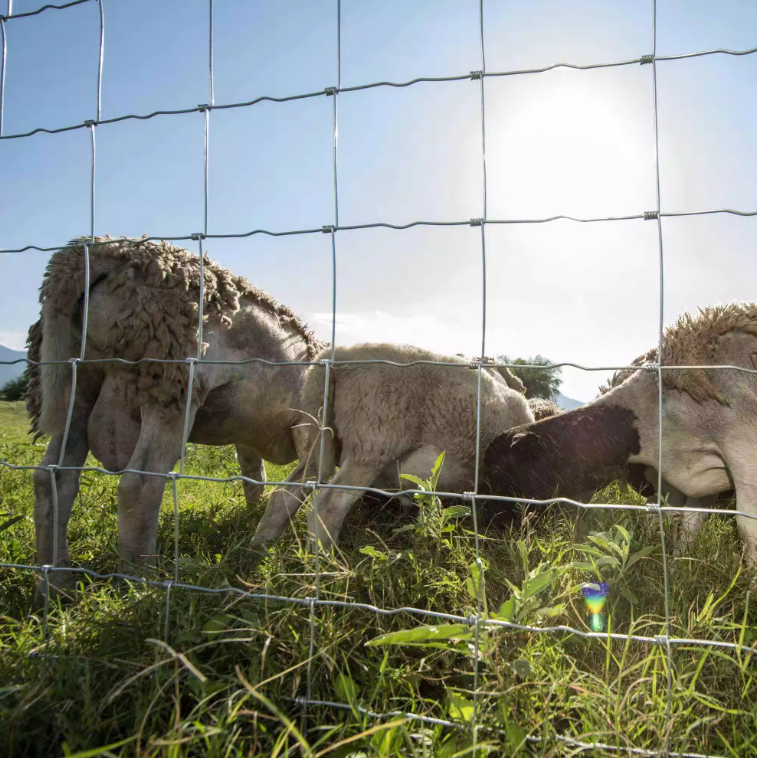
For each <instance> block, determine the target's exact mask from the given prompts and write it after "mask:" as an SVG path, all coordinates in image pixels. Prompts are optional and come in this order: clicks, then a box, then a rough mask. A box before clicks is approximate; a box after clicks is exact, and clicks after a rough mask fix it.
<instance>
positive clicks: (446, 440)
mask: <svg viewBox="0 0 757 758" xmlns="http://www.w3.org/2000/svg"><path fill="white" fill-rule="evenodd" d="M328 357H330V351H324V352H323V353H321V358H322V359H323V358H328ZM335 359H336V361H360V360H376V359H380V360H385V361H393V362H395V363H410V362H412V361H445V362H450V363H457V364H459V365H460V367H459V368H458V367H449V366H437V365H429V364H417V365H413V366H407V367H399V366H394V365H388V364H382V363H372V364H337V365H333V366H332V367H331V369H330V371H331V381H330V387H329V394H330V398H331V400H330V402H329V413H328V418H327V419H326V424H325V426H326V427H328V428H329V429H330V430H333V434H332V431H326V432H324V434H325V437H324V439H323V459H322V460H321V458H320V447H321V444H320V437H319V424H318V423H317V419H318V416H319V412H320V409H321V408H322V405H323V388H324V380H325V377H324V372H325V369H324V368H323V367H322V366H314V367H311V368H310V369H309V370H308V374H307V376H306V378H305V387H304V391H303V396H302V400H301V403H300V407H299V410H301V411H302V421H301V422H300V424H301V425H300V426H298V427H297V431H298V434H297V435H296V439H297V440H298V452H299V457H300V463H299V465H298V466H297V467H296V468H295V470H294V471H293V472H292V474H291V475H290V477H289V478H288V480H287V481H289V482H292V483H293V484H292V485H291V486H284V487H282V488H280V489H278V490H277V491H276V492H275V493H274V494H273V495H272V497H271V500H270V502H269V504H268V507H267V509H266V511H265V514H264V515H263V518H262V519H261V521H260V524H259V525H258V528H257V531H256V533H255V536H254V540H253V541H254V542H255V543H263V542H266V541H268V540H270V539H272V538H275V537H278V536H279V535H280V534H281V533H282V532H283V531H284V529H285V528H286V525H287V524H288V523H289V521H290V520H291V518H292V517H293V516H294V514H295V513H296V512H297V510H298V508H299V507H300V505H301V504H302V502H303V500H304V498H305V495H306V491H307V487H303V484H304V483H306V482H307V481H309V480H312V479H315V478H316V476H317V474H318V468H319V464H320V465H321V475H322V477H323V481H328V479H329V478H330V477H332V475H333V474H334V470H335V467H336V466H337V464H338V465H339V471H338V473H337V474H336V476H334V477H333V479H332V480H331V484H334V485H353V486H355V487H358V488H366V487H371V486H376V487H380V488H385V485H386V484H387V483H389V482H392V483H395V482H397V481H398V473H397V471H398V469H399V471H401V472H402V473H408V474H412V475H414V476H419V477H424V478H427V477H428V476H429V474H430V472H431V468H432V466H433V464H434V462H435V460H436V459H437V457H438V456H439V454H440V453H442V452H444V453H445V458H444V465H443V467H442V472H441V477H440V479H439V483H438V487H439V490H440V491H447V492H464V491H466V490H472V489H473V485H474V471H475V455H476V402H477V394H478V372H477V371H476V370H471V368H469V366H470V364H469V363H468V362H467V361H465V360H462V359H460V358H457V357H455V358H450V357H447V356H442V355H436V354H434V353H431V352H428V351H427V350H422V349H420V348H416V347H411V346H407V345H401V346H398V345H388V344H373V345H371V344H366V345H356V346H355V347H351V348H339V349H338V350H337V351H336V356H335ZM508 373H509V372H508ZM533 418H534V417H533V413H532V412H531V410H530V409H529V406H528V403H527V402H526V399H525V398H524V397H523V395H522V394H521V393H520V392H518V391H517V390H514V389H512V388H511V387H509V386H508V384H507V381H506V378H505V375H504V374H503V372H501V371H495V370H493V369H489V368H487V369H485V370H484V371H483V372H482V374H481V440H480V442H481V450H482V452H483V451H484V450H485V449H486V447H487V446H488V445H489V443H490V442H491V441H492V440H493V439H494V438H495V437H496V436H497V435H498V434H501V433H502V432H503V431H505V430H506V429H509V428H510V427H512V426H515V425H517V424H525V423H529V422H531V421H533ZM334 435H335V436H334ZM294 483H297V484H296V485H295V484H294ZM410 486H412V485H410ZM360 494H361V490H360V489H354V490H352V489H344V490H341V489H328V488H327V489H324V490H321V491H320V493H319V494H318V517H319V523H318V524H315V520H314V518H313V514H312V512H311V514H310V520H309V525H310V533H311V536H315V537H316V538H317V540H318V541H319V542H320V543H321V544H328V543H329V542H335V541H336V540H337V537H338V535H339V530H340V529H341V526H342V522H343V521H344V518H345V516H346V514H347V512H348V510H349V509H350V507H351V506H352V504H353V503H354V502H355V501H356V500H357V499H358V498H359V497H360Z"/></svg>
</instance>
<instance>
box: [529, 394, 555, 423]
mask: <svg viewBox="0 0 757 758" xmlns="http://www.w3.org/2000/svg"><path fill="white" fill-rule="evenodd" d="M528 405H529V407H530V408H531V411H532V412H533V414H534V420H536V421H540V420H541V419H543V418H549V417H550V416H559V415H560V414H561V413H562V412H563V411H562V408H561V407H560V406H559V405H558V404H557V403H556V402H555V401H554V400H547V399H545V398H543V397H532V398H530V399H529V401H528Z"/></svg>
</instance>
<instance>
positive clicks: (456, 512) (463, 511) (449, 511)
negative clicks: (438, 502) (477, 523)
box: [442, 505, 470, 521]
mask: <svg viewBox="0 0 757 758" xmlns="http://www.w3.org/2000/svg"><path fill="white" fill-rule="evenodd" d="M469 513H470V508H467V507H466V506H464V505H452V506H450V507H449V508H445V509H444V510H443V511H442V516H443V517H444V520H445V521H448V520H449V519H451V518H461V517H463V516H467V515H468V514H469Z"/></svg>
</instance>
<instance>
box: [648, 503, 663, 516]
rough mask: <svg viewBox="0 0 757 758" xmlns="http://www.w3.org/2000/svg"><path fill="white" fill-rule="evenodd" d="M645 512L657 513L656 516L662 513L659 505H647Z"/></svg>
mask: <svg viewBox="0 0 757 758" xmlns="http://www.w3.org/2000/svg"><path fill="white" fill-rule="evenodd" d="M647 512H648V513H658V514H659V513H662V511H661V510H660V505H659V503H649V504H648V505H647Z"/></svg>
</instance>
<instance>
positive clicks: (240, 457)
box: [236, 445, 266, 506]
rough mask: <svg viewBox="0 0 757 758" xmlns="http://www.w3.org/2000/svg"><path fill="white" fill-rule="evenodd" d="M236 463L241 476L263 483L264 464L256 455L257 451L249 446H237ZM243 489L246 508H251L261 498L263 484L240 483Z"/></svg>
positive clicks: (263, 490)
mask: <svg viewBox="0 0 757 758" xmlns="http://www.w3.org/2000/svg"><path fill="white" fill-rule="evenodd" d="M236 447H237V461H238V462H239V470H240V471H241V472H242V476H246V477H247V478H248V479H256V480H257V481H259V482H265V480H266V473H265V464H264V463H263V459H262V458H261V457H260V455H259V454H258V452H257V450H255V449H254V448H252V447H250V446H249V445H237V446H236ZM242 488H243V489H244V498H245V500H246V501H247V505H248V506H253V505H255V503H257V502H258V500H260V498H261V497H263V493H264V492H265V484H252V482H244V481H243V482H242Z"/></svg>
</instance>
